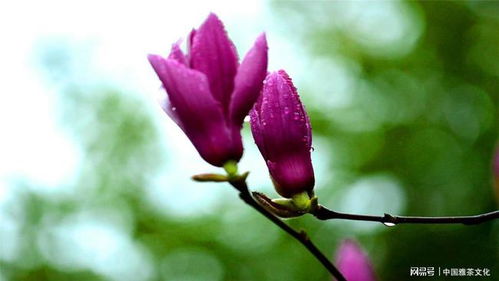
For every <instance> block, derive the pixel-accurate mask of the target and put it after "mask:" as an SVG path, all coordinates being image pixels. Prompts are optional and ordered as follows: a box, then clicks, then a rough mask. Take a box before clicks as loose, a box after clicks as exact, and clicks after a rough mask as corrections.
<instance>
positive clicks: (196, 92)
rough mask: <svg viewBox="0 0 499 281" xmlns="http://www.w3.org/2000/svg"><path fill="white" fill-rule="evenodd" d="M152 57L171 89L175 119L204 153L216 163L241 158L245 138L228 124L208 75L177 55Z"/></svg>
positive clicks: (153, 63) (202, 155) (159, 73)
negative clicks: (242, 140) (207, 77)
mask: <svg viewBox="0 0 499 281" xmlns="http://www.w3.org/2000/svg"><path fill="white" fill-rule="evenodd" d="M148 59H149V61H150V63H151V65H152V66H153V68H154V70H155V71H156V73H157V74H158V76H159V78H160V80H161V81H162V82H163V85H164V87H165V89H166V91H167V94H168V97H169V100H170V102H171V110H172V111H174V112H175V114H174V115H173V116H174V119H178V120H179V122H180V124H181V128H182V130H183V131H184V132H185V134H186V135H187V136H188V137H189V139H190V140H191V142H192V143H193V144H194V146H195V147H196V149H197V150H198V152H199V154H200V155H201V157H203V159H205V160H206V161H207V162H208V163H210V164H212V165H215V166H222V165H223V164H224V163H225V162H226V161H228V160H239V159H240V158H241V155H242V144H240V143H241V141H240V139H238V138H237V137H238V135H236V134H234V130H233V129H232V127H229V126H228V125H227V123H226V121H225V117H224V115H223V112H222V107H221V105H220V103H219V102H218V101H216V100H215V99H214V98H213V96H212V95H211V93H210V89H209V84H208V80H207V79H206V76H205V75H204V74H202V73H200V72H198V71H196V70H191V69H189V68H187V66H185V65H183V64H181V63H179V62H178V61H177V60H175V59H164V58H162V57H160V56H157V55H150V56H149V57H148ZM177 123H178V122H177ZM239 138H240V136H239Z"/></svg>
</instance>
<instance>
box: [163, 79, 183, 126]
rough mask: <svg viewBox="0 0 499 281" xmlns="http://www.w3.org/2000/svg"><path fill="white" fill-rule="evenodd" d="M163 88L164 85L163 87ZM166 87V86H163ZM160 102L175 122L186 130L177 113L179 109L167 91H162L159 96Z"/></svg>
mask: <svg viewBox="0 0 499 281" xmlns="http://www.w3.org/2000/svg"><path fill="white" fill-rule="evenodd" d="M162 88H163V87H162ZM163 89H164V88H163ZM158 103H159V106H160V107H161V109H163V111H164V112H165V113H166V114H167V115H168V116H169V117H170V118H171V119H172V120H173V121H174V122H175V123H177V125H178V126H179V127H180V128H181V129H182V130H184V125H182V121H181V120H180V117H179V116H178V114H177V110H176V108H175V107H173V106H172V103H171V102H170V99H169V98H168V95H167V94H166V93H165V92H162V93H161V95H160V96H159V97H158Z"/></svg>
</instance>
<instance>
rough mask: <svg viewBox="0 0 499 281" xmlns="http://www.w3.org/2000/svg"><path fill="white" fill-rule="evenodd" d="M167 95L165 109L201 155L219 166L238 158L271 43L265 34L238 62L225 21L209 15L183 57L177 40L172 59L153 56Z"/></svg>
mask: <svg viewBox="0 0 499 281" xmlns="http://www.w3.org/2000/svg"><path fill="white" fill-rule="evenodd" d="M148 59H149V62H150V63H151V65H152V67H153V68H154V70H155V71H156V74H157V75H158V76H159V79H160V80H161V82H162V83H163V86H164V88H165V89H166V93H167V95H165V96H164V99H163V100H162V101H161V106H162V108H163V110H164V111H165V112H166V113H167V114H168V115H169V116H170V117H171V118H172V119H173V120H174V121H175V122H176V123H177V124H178V125H179V127H180V128H181V129H182V130H183V131H184V133H185V134H186V135H187V137H189V139H190V140H191V142H192V143H193V144H194V146H195V147H196V149H197V150H198V152H199V154H200V155H201V157H202V158H203V159H204V160H206V161H207V162H208V163H210V164H212V165H215V166H219V167H220V166H223V165H224V164H225V163H226V162H227V161H229V160H235V161H239V159H240V158H241V156H242V153H243V146H242V141H241V133H240V130H241V127H242V123H243V120H244V117H245V116H246V115H247V114H248V112H249V110H250V109H251V107H252V106H253V104H254V103H255V101H256V100H257V98H258V96H259V94H260V90H261V87H262V82H263V79H264V78H265V75H266V73H267V41H266V39H265V34H261V35H260V36H259V37H258V38H257V39H256V42H255V44H254V46H253V47H252V48H251V49H250V50H249V51H248V53H247V54H246V56H245V57H244V59H243V61H242V63H241V64H240V65H239V63H238V56H237V52H236V48H235V47H234V44H233V43H232V41H231V40H230V39H229V37H228V36H227V32H226V31H225V29H224V26H223V23H222V22H221V21H220V20H219V19H218V17H217V16H216V15H215V14H210V15H209V16H208V18H207V19H206V20H205V22H204V23H203V24H202V25H201V26H200V27H199V29H197V30H193V31H192V32H191V34H190V36H189V40H188V53H187V55H184V54H183V52H182V51H181V50H180V47H179V44H178V43H175V44H173V47H172V49H171V52H170V55H169V56H168V58H163V57H161V56H159V55H149V56H148Z"/></svg>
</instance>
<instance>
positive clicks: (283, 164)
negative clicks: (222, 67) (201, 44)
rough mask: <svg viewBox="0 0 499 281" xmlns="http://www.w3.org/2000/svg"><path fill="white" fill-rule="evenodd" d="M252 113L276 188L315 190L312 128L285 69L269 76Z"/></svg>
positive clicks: (288, 194)
mask: <svg viewBox="0 0 499 281" xmlns="http://www.w3.org/2000/svg"><path fill="white" fill-rule="evenodd" d="M250 117H251V131H252V133H253V138H254V139H255V142H256V144H257V146H258V148H259V150H260V152H261V153H262V155H263V158H264V159H265V161H266V163H267V166H268V168H269V172H270V176H271V177H272V180H273V181H274V185H275V188H276V191H277V192H278V193H279V194H280V195H281V196H284V197H287V198H291V197H293V196H294V195H297V194H299V193H302V192H311V191H312V189H313V187H314V183H315V179H314V170H313V167H312V160H311V157H310V151H311V149H312V129H311V126H310V120H309V118H308V116H307V113H306V112H305V109H304V108H303V105H302V104H301V102H300V98H299V96H298V93H297V92H296V88H295V87H294V85H293V83H292V82H291V79H290V78H289V76H288V75H287V73H286V72H285V71H284V70H280V71H278V72H273V73H271V74H269V75H268V76H267V78H266V79H265V82H264V86H263V90H262V95H261V96H260V97H259V99H258V101H257V103H256V104H255V106H254V107H253V109H252V110H251V112H250Z"/></svg>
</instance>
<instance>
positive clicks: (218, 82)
mask: <svg viewBox="0 0 499 281" xmlns="http://www.w3.org/2000/svg"><path fill="white" fill-rule="evenodd" d="M189 55H190V66H191V68H193V69H196V70H199V71H201V72H202V73H204V74H206V77H207V78H208V81H209V83H210V89H211V93H212V94H213V96H214V97H215V99H216V100H218V101H219V102H220V103H221V104H222V106H223V109H224V112H228V107H229V102H230V95H231V93H232V91H233V89H234V77H235V75H236V72H237V66H238V62H237V61H238V58H237V52H236V48H235V47H234V44H233V43H232V42H231V41H230V39H229V37H228V36H227V32H226V31H225V29H224V26H223V23H222V22H221V21H220V20H219V19H218V18H217V16H216V15H215V14H213V13H212V14H210V15H209V16H208V18H207V19H206V21H205V22H204V23H203V24H202V25H201V27H200V28H199V29H198V30H197V31H196V32H195V34H193V38H192V46H191V50H190V54H189Z"/></svg>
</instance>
